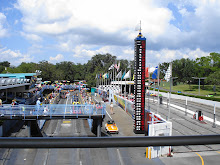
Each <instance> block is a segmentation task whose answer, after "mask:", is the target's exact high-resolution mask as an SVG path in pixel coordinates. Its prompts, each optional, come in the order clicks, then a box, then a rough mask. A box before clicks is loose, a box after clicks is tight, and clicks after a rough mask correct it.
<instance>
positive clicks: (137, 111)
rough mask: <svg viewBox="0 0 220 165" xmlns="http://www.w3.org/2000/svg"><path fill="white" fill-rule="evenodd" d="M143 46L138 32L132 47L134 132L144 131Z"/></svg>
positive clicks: (144, 46) (144, 39)
mask: <svg viewBox="0 0 220 165" xmlns="http://www.w3.org/2000/svg"><path fill="white" fill-rule="evenodd" d="M145 48H146V38H145V37H142V35H141V33H139V35H138V37H137V38H136V39H135V49H134V51H135V52H134V60H135V62H134V95H135V103H134V133H136V134H143V133H145V124H144V123H145Z"/></svg>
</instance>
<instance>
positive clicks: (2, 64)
mask: <svg viewBox="0 0 220 165" xmlns="http://www.w3.org/2000/svg"><path fill="white" fill-rule="evenodd" d="M5 67H6V68H7V67H10V63H9V62H8V61H3V62H0V73H2V72H3V71H4V70H5Z"/></svg>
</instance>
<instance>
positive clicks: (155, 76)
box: [152, 67, 158, 79]
mask: <svg viewBox="0 0 220 165" xmlns="http://www.w3.org/2000/svg"><path fill="white" fill-rule="evenodd" d="M157 68H158V67H156V68H155V70H154V72H153V74H152V79H157V70H158V69H157Z"/></svg>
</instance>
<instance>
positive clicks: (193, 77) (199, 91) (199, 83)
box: [192, 77, 207, 95]
mask: <svg viewBox="0 0 220 165" xmlns="http://www.w3.org/2000/svg"><path fill="white" fill-rule="evenodd" d="M192 78H193V79H199V95H200V80H201V79H206V78H207V77H192Z"/></svg>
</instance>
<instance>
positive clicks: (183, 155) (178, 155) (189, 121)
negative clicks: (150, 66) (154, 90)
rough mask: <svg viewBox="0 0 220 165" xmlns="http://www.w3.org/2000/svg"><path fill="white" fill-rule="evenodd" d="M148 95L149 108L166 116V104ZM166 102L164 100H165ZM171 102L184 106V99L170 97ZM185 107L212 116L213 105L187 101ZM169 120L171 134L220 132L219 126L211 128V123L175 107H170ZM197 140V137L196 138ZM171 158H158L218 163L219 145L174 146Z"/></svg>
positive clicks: (190, 162)
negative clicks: (196, 118) (197, 118)
mask: <svg viewBox="0 0 220 165" xmlns="http://www.w3.org/2000/svg"><path fill="white" fill-rule="evenodd" d="M154 99H155V100H154V101H153V97H150V110H151V111H153V112H155V113H156V112H157V113H158V114H159V115H161V117H163V118H164V119H166V118H167V117H168V113H169V109H168V107H167V104H162V105H161V104H160V105H158V102H157V101H156V100H157V98H154ZM165 103H166V100H165ZM171 104H174V105H177V106H180V107H183V108H185V101H183V100H177V99H172V100H171ZM147 107H148V98H146V108H147ZM187 108H188V109H190V110H191V111H193V112H196V111H198V110H201V111H202V112H203V115H206V116H208V117H212V116H213V106H207V105H204V104H199V103H195V102H191V101H188V102H187ZM219 114H220V109H219V108H216V116H217V119H218V118H219ZM170 121H171V122H172V127H173V129H172V135H174V136H175V135H177V136H178V135H179V136H182V135H208V134H220V126H217V127H216V128H213V127H212V125H213V123H211V122H208V121H203V122H200V121H198V120H195V119H193V116H192V115H191V114H187V115H185V112H184V111H181V110H178V109H176V108H173V107H171V108H170ZM198 140H199V139H198ZM173 153H174V154H173V157H172V158H165V157H164V158H160V160H161V161H162V162H163V163H165V164H214V165H215V164H216V165H218V164H219V161H220V145H198V146H195V145H192V146H175V147H173Z"/></svg>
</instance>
